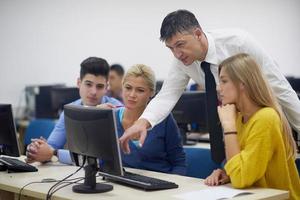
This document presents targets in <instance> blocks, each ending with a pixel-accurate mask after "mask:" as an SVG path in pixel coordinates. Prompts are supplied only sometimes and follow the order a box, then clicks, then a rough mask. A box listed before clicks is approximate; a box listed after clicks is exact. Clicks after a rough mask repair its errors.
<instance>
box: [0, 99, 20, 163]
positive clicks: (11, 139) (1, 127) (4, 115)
mask: <svg viewBox="0 0 300 200" xmlns="http://www.w3.org/2000/svg"><path fill="white" fill-rule="evenodd" d="M0 155H7V156H15V157H18V156H20V153H19V147H18V141H17V135H16V128H15V123H14V119H13V115H12V108H11V105H10V104H0Z"/></svg>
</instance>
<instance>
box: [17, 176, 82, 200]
mask: <svg viewBox="0 0 300 200" xmlns="http://www.w3.org/2000/svg"><path fill="white" fill-rule="evenodd" d="M76 179H80V180H82V179H84V177H78V178H73V179H69V180H68V181H74V180H76ZM80 180H79V181H80ZM58 181H61V180H53V181H33V182H30V183H27V184H26V185H24V186H23V187H22V188H21V189H20V191H19V193H18V200H21V195H22V191H23V190H24V188H25V187H27V186H28V185H31V184H34V183H51V182H58ZM77 182H78V181H77ZM65 183H76V181H74V182H65Z"/></svg>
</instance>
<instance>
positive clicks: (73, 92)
mask: <svg viewBox="0 0 300 200" xmlns="http://www.w3.org/2000/svg"><path fill="white" fill-rule="evenodd" d="M77 99H80V95H79V89H78V88H77V87H61V88H52V90H51V106H52V111H53V112H54V113H56V117H57V118H58V117H59V115H60V113H61V111H62V110H63V108H64V105H66V104H69V103H71V102H73V101H75V100H77Z"/></svg>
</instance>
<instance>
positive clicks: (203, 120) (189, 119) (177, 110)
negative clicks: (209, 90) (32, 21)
mask: <svg viewBox="0 0 300 200" xmlns="http://www.w3.org/2000/svg"><path fill="white" fill-rule="evenodd" d="M172 113H173V116H174V118H175V120H176V121H177V123H178V124H192V123H197V125H198V126H199V129H200V131H201V132H207V131H208V126H207V115H206V97H205V92H200V91H189V92H184V93H183V94H182V96H181V97H180V99H179V100H178V102H177V104H176V105H175V107H174V108H173V110H172Z"/></svg>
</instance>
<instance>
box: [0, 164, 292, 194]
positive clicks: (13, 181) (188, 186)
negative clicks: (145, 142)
mask: <svg viewBox="0 0 300 200" xmlns="http://www.w3.org/2000/svg"><path fill="white" fill-rule="evenodd" d="M38 168H39V171H38V172H33V173H10V174H8V173H7V172H0V190H2V192H3V191H8V194H12V193H14V195H11V197H10V199H13V196H15V199H17V197H18V193H19V191H20V188H22V187H23V186H24V185H26V184H28V183H30V182H34V181H41V180H42V179H44V178H54V179H57V180H59V179H62V178H64V177H65V176H67V175H69V174H71V173H73V172H75V171H76V169H77V167H75V166H66V165H62V164H59V163H49V164H45V165H40V166H38ZM128 171H131V172H135V173H140V174H142V175H147V176H152V177H158V178H161V179H164V180H169V181H172V182H175V183H177V184H178V185H179V188H178V189H171V190H161V191H153V192H145V191H143V190H138V189H134V188H130V187H127V186H122V185H119V184H115V183H109V184H112V185H113V187H114V189H113V190H112V191H110V192H106V193H100V194H78V193H74V192H72V185H71V186H67V187H65V188H63V189H61V190H59V191H57V192H56V193H55V195H54V196H53V198H52V199H55V200H66V199H77V200H78V199H83V200H84V199H89V200H96V199H97V200H99V199H112V200H120V199H122V200H123V199H125V200H126V199H130V200H135V199H138V200H140V199H141V198H142V199H143V200H148V199H149V200H150V199H151V200H153V199H160V200H161V199H176V200H180V199H178V198H176V197H174V195H176V194H182V193H185V192H192V191H199V190H201V189H206V188H208V186H206V185H204V184H203V180H202V179H196V178H190V177H185V176H179V175H170V174H163V173H157V172H150V171H145V170H137V169H128ZM83 174H84V172H83V170H81V171H80V172H79V173H78V174H76V175H75V176H74V177H82V176H83ZM97 182H103V181H102V180H101V178H100V177H99V178H97ZM53 184H54V183H35V184H31V185H28V186H27V187H25V189H24V190H23V191H22V194H23V195H26V196H29V197H27V198H26V197H25V198H23V197H22V200H24V199H45V197H46V194H47V192H48V190H49V188H50V187H51V186H52V185H53ZM229 186H230V185H229ZM247 191H250V192H253V194H251V195H246V196H240V197H236V198H235V199H244V200H246V199H247V200H249V199H276V200H280V199H287V198H288V192H287V191H282V190H274V189H262V188H259V189H249V190H247ZM6 193H7V192H6ZM8 196H9V195H8ZM1 197H2V198H1ZM199 198H200V197H199ZM0 199H5V200H9V198H8V197H7V196H6V197H3V195H2V196H1V193H0Z"/></svg>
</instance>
